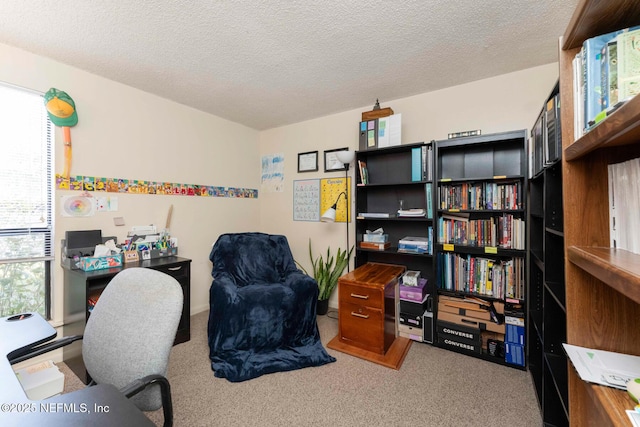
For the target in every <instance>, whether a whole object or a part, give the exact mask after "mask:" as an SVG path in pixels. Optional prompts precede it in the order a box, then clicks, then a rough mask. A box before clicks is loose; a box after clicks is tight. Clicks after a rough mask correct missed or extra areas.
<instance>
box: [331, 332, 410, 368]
mask: <svg viewBox="0 0 640 427" xmlns="http://www.w3.org/2000/svg"><path fill="white" fill-rule="evenodd" d="M412 342H413V341H412V340H410V339H408V338H405V337H396V339H395V340H394V341H393V344H391V346H390V347H389V350H387V352H386V353H385V354H378V353H374V352H372V351H367V350H363V349H361V348H358V347H354V346H352V345H349V344H345V343H344V342H342V341H341V340H340V336H339V335H336V336H335V337H334V338H333V339H332V340H331V341H329V343H328V344H327V347H329V348H330V349H333V350H337V351H340V352H342V353H346V354H349V355H351V356H355V357H359V358H361V359H364V360H367V361H369V362H373V363H377V364H378V365H382V366H385V367H387V368H391V369H395V370H398V369H400V366H402V362H404V358H405V356H406V355H407V353H408V352H409V348H410V347H411V343H412Z"/></svg>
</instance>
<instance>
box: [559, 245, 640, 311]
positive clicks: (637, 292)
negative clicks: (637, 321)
mask: <svg viewBox="0 0 640 427" xmlns="http://www.w3.org/2000/svg"><path fill="white" fill-rule="evenodd" d="M567 255H568V258H569V261H571V262H572V263H573V264H575V265H577V266H578V267H580V268H581V269H583V270H584V271H586V272H587V273H589V274H591V275H592V276H594V277H596V278H597V279H599V280H601V281H602V282H604V283H605V284H607V285H608V286H610V287H611V288H613V289H615V290H616V291H618V292H620V293H621V294H622V295H625V296H626V297H627V298H629V299H631V300H633V301H635V302H636V303H638V304H640V255H637V254H634V253H632V252H628V251H624V250H621V249H613V248H603V247H577V246H571V247H569V248H568V249H567Z"/></svg>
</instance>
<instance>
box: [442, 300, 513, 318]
mask: <svg viewBox="0 0 640 427" xmlns="http://www.w3.org/2000/svg"><path fill="white" fill-rule="evenodd" d="M440 303H444V304H446V305H450V306H455V307H458V308H464V309H465V310H475V311H488V309H489V305H490V302H489V301H485V300H483V299H481V298H475V299H469V298H460V297H452V296H448V295H440V296H439V297H438V304H440ZM493 307H494V308H495V309H496V313H500V314H504V303H503V302H500V301H493Z"/></svg>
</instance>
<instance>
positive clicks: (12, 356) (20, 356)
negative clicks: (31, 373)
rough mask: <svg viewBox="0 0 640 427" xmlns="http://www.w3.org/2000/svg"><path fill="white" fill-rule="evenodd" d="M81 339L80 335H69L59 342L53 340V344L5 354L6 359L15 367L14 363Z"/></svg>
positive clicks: (49, 343)
mask: <svg viewBox="0 0 640 427" xmlns="http://www.w3.org/2000/svg"><path fill="white" fill-rule="evenodd" d="M81 339H82V335H71V336H68V337H62V338H60V339H59V340H55V341H53V342H48V343H45V344H42V345H39V346H37V347H31V348H26V349H21V350H16V351H13V352H11V353H9V354H7V359H9V363H11V364H12V365H15V364H16V363H20V362H23V361H25V360H28V359H31V358H33V357H36V356H40V355H41V354H44V353H48V352H50V351H52V350H55V349H58V348H61V347H64V346H67V345H69V344H71V343H72V342H75V341H78V340H81Z"/></svg>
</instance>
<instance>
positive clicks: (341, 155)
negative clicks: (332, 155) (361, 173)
mask: <svg viewBox="0 0 640 427" xmlns="http://www.w3.org/2000/svg"><path fill="white" fill-rule="evenodd" d="M336 157H337V158H338V160H340V161H341V162H342V163H343V164H349V163H351V162H353V159H355V158H356V152H355V151H353V150H349V151H338V152H337V153H336Z"/></svg>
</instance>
